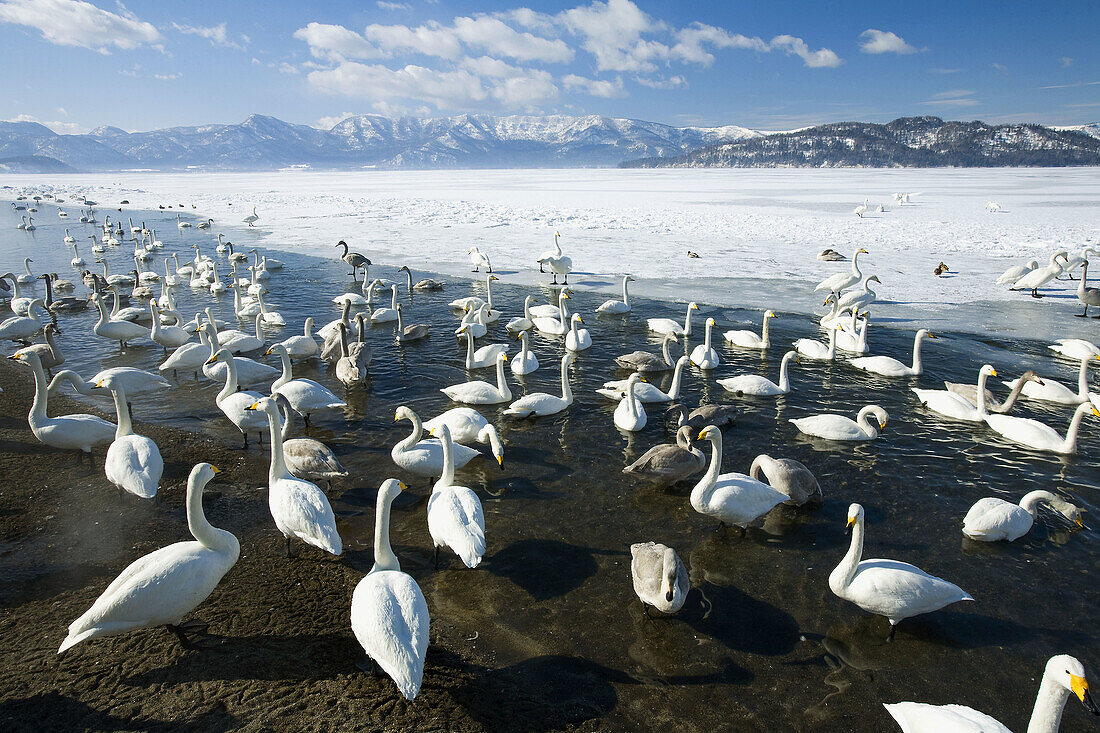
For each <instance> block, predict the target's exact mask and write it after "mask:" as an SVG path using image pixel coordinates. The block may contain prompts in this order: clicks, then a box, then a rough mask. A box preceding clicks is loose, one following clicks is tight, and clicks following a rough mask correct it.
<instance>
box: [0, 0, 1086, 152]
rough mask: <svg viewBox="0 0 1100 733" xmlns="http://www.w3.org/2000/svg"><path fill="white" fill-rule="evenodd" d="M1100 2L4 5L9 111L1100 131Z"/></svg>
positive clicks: (121, 121) (308, 120)
mask: <svg viewBox="0 0 1100 733" xmlns="http://www.w3.org/2000/svg"><path fill="white" fill-rule="evenodd" d="M1098 29H1100V3H1095V2H1057V3H1055V2H1016V1H1014V0H1007V1H1005V2H998V3H987V2H983V3H978V2H966V1H965V0H964V1H963V2H959V1H958V0H955V1H954V2H938V1H932V2H908V3H906V2H902V3H884V2H868V3H861V2H833V3H828V2H821V1H820V0H799V1H794V0H778V1H774V2H735V1H728V2H724V1H720V2H702V1H697V2H652V1H649V0H594V1H593V0H580V1H575V2H557V3H552V2H528V3H523V2H522V1H520V2H479V3H467V2H447V1H446V0H438V1H436V2H425V1H424V0H394V1H392V2H390V1H386V0H382V1H381V2H375V1H374V0H364V1H362V2H314V3H301V2H284V1H283V0H270V1H269V2H238V1H234V2H224V1H221V2H208V1H206V0H191V1H190V2H185V3H165V2H140V1H136V0H131V1H130V2H127V3H126V4H123V3H121V2H114V1H113V0H111V1H109V0H94V2H91V3H90V2H83V1H82V0H0V41H2V42H0V63H2V64H3V68H4V69H5V70H6V76H7V78H8V83H7V84H6V85H5V86H6V94H5V95H4V98H3V100H2V101H0V119H31V120H37V121H41V122H44V123H46V124H48V125H50V126H51V127H52V128H54V129H55V130H57V131H64V132H81V131H85V130H88V129H91V128H93V127H96V126H99V125H115V126H118V127H121V128H123V129H127V130H144V129H151V128H155V127H167V126H173V125H194V124H202V123H209V122H239V121H241V120H243V119H244V118H245V117H247V116H248V115H249V114H251V113H260V114H268V115H273V116H276V117H279V118H281V119H284V120H287V121H290V122H297V123H302V124H310V125H316V126H321V127H328V126H331V125H332V124H334V123H335V122H336V121H338V120H339V119H341V118H342V117H344V116H347V115H348V114H359V113H372V112H373V113H380V114H387V115H400V114H410V115H416V116H429V115H438V114H453V113H461V112H491V113H496V114H511V113H563V114H590V113H591V114H605V115H612V116H619V117H634V118H639V119H647V120H655V121H658V122H665V123H669V124H677V125H686V124H701V125H717V124H740V125H746V126H749V127H756V128H763V129H788V128H792V127H801V126H805V125H810V124H815V123H822V122H834V121H839V120H853V119H858V120H866V121H875V122H881V121H887V120H890V119H893V118H895V117H900V116H907V115H923V114H933V115H937V116H940V117H944V118H950V119H982V120H985V121H987V122H1009V121H1012V122H1014V121H1033V122H1042V123H1047V124H1077V123H1084V122H1092V121H1095V120H1097V119H1100V43H1097V40H1096V32H1097V30H1098Z"/></svg>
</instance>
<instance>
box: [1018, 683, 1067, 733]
mask: <svg viewBox="0 0 1100 733" xmlns="http://www.w3.org/2000/svg"><path fill="white" fill-rule="evenodd" d="M1069 694H1070V693H1069V690H1067V689H1066V688H1065V687H1063V686H1062V685H1060V684H1058V683H1057V682H1056V681H1055V680H1054V679H1052V678H1051V677H1050V676H1049V675H1047V674H1046V673H1045V672H1044V673H1043V682H1042V684H1040V685H1039V694H1038V695H1037V696H1036V697H1035V708H1034V709H1033V710H1032V711H1031V720H1030V722H1029V723H1028V725H1027V733H1057V732H1058V729H1059V728H1060V727H1061V725H1062V711H1063V710H1064V709H1065V707H1066V700H1068V699H1069Z"/></svg>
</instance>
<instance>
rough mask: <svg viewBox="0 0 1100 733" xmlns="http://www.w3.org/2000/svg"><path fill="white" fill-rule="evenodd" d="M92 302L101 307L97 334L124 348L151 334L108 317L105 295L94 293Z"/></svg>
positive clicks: (96, 328) (141, 327)
mask: <svg viewBox="0 0 1100 733" xmlns="http://www.w3.org/2000/svg"><path fill="white" fill-rule="evenodd" d="M92 302H93V303H95V305H96V308H98V309H99V320H98V321H96V324H95V325H94V326H93V327H92V332H93V333H94V334H95V335H96V336H99V337H100V338H105V339H108V340H110V341H118V343H119V345H120V346H121V347H122V348H126V345H127V343H128V342H130V341H133V340H134V339H138V338H141V337H142V336H148V335H149V331H148V329H146V328H145V326H139V325H138V324H136V323H131V322H129V321H116V320H114V319H110V318H108V316H107V306H106V305H105V304H104V302H103V296H101V295H100V294H99V293H92ZM0 328H2V324H0Z"/></svg>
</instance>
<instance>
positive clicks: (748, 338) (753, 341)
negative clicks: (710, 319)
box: [722, 310, 779, 351]
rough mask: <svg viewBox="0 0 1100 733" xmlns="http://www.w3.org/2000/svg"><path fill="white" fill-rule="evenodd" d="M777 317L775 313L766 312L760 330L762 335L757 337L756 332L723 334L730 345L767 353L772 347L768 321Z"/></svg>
mask: <svg viewBox="0 0 1100 733" xmlns="http://www.w3.org/2000/svg"><path fill="white" fill-rule="evenodd" d="M778 317H779V316H777V315H775V311H772V310H766V311H764V322H763V324H762V326H761V329H760V335H759V336H757V335H756V332H755V331H747V330H740V331H726V332H725V333H723V334H722V338H724V339H725V340H726V341H728V342H729V343H731V344H733V345H734V346H738V347H740V348H742V349H756V350H757V351H766V350H767V349H768V347H769V346H771V345H772V343H771V339H770V338H769V337H768V320H769V319H771V318H778Z"/></svg>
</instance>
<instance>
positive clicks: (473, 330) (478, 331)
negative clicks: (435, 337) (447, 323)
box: [455, 303, 489, 339]
mask: <svg viewBox="0 0 1100 733" xmlns="http://www.w3.org/2000/svg"><path fill="white" fill-rule="evenodd" d="M463 332H465V333H467V334H469V335H471V336H473V337H474V338H475V339H479V338H481V337H482V336H484V335H485V334H486V333H488V332H489V306H487V305H485V304H484V303H483V304H482V305H480V306H478V307H477V309H476V310H470V311H467V312H466V315H464V316H463V317H462V322H461V323H459V324H458V328H456V329H455V335H456V336H457V335H458V334H460V333H463Z"/></svg>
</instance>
